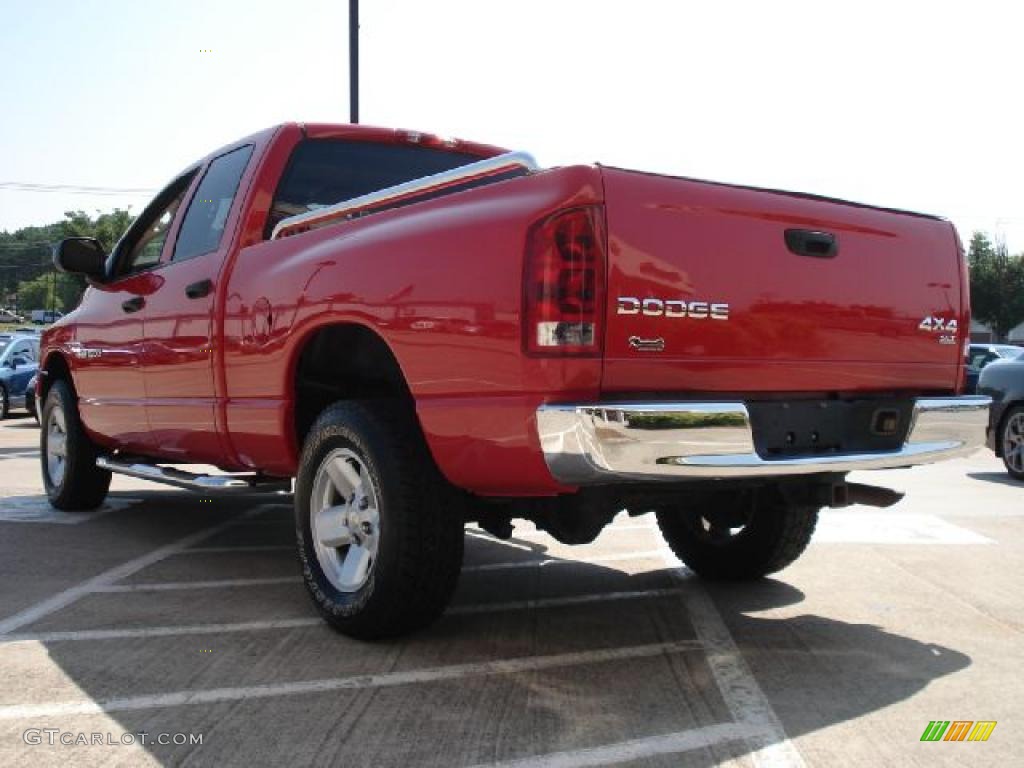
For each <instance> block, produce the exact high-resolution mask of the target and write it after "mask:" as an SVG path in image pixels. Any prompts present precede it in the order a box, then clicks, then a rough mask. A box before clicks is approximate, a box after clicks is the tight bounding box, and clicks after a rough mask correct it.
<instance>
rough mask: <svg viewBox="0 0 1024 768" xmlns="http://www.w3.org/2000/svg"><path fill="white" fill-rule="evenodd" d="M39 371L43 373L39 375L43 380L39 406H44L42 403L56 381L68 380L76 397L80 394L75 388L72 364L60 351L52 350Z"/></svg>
mask: <svg viewBox="0 0 1024 768" xmlns="http://www.w3.org/2000/svg"><path fill="white" fill-rule="evenodd" d="M39 372H40V373H41V374H42V375H41V376H40V377H39V378H40V379H41V380H42V384H41V385H40V386H41V389H40V392H39V398H38V405H39V407H42V404H43V403H45V402H46V395H47V393H48V392H49V391H50V387H52V386H53V383H54V382H55V381H66V382H67V383H68V386H70V387H71V391H72V392H73V393H74V394H75V396H76V397H77V396H78V390H76V389H75V380H74V377H73V376H72V375H71V366H70V365H69V364H68V360H67V358H66V357H64V355H63V354H61V353H60V352H57V351H54V352H50V354H48V355H47V356H46V360H44V361H43V364H42V365H41V366H40V367H39Z"/></svg>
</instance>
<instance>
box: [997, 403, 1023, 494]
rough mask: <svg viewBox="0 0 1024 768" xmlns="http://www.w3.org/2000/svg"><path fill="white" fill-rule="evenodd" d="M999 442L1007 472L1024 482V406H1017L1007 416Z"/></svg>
mask: <svg viewBox="0 0 1024 768" xmlns="http://www.w3.org/2000/svg"><path fill="white" fill-rule="evenodd" d="M999 440H1000V444H1001V445H1000V447H1001V448H1002V453H1003V465H1004V466H1005V467H1006V471H1007V472H1009V473H1010V477H1012V478H1013V479H1014V480H1024V405H1015V406H1013V408H1011V409H1010V411H1009V413H1007V414H1006V418H1005V419H1003V429H1002V432H1001V433H1000V435H999Z"/></svg>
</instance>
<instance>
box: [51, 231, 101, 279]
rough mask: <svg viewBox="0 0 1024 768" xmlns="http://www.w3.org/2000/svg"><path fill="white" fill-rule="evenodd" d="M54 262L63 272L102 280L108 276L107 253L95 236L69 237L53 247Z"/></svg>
mask: <svg viewBox="0 0 1024 768" xmlns="http://www.w3.org/2000/svg"><path fill="white" fill-rule="evenodd" d="M53 264H54V266H55V267H57V269H59V270H60V271H61V272H70V273H71V274H77V275H85V276H86V277H88V278H91V279H93V280H102V279H103V278H104V277H105V276H106V269H107V254H106V253H104V252H103V246H102V245H100V241H99V240H97V239H96V238H95V237H68V238H65V239H64V240H61V241H60V242H59V243H57V246H56V247H55V248H54V249H53Z"/></svg>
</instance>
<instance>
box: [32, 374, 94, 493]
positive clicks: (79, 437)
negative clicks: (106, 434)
mask: <svg viewBox="0 0 1024 768" xmlns="http://www.w3.org/2000/svg"><path fill="white" fill-rule="evenodd" d="M40 425H41V426H42V429H41V430H40V434H39V456H40V460H41V462H42V472H43V486H44V487H45V488H46V495H47V497H48V498H49V499H50V504H52V505H53V506H54V507H56V508H57V509H63V510H66V511H71V510H87V509H95V508H96V507H98V506H99V505H100V504H102V503H103V500H104V499H105V498H106V497H107V490H108V489H109V488H110V473H109V472H107V471H106V470H103V469H100V468H99V467H97V466H96V457H97V456H98V455H99V450H98V448H97V447H96V444H95V443H93V442H92V440H90V439H89V436H88V435H87V434H86V433H85V428H84V427H83V426H82V420H81V419H80V418H79V416H78V403H77V401H76V399H75V395H74V393H73V392H72V390H71V387H70V386H68V384H67V382H65V381H59V380H58V381H56V382H54V384H53V386H52V387H50V391H49V393H48V394H47V396H46V404H45V405H44V406H43V413H42V417H41V418H40Z"/></svg>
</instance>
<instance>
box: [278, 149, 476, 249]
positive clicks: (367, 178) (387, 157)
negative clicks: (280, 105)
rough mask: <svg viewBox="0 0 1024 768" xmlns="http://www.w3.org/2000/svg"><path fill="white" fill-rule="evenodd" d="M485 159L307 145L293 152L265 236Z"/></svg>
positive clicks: (444, 153) (417, 151) (430, 152)
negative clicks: (291, 221) (312, 214)
mask: <svg viewBox="0 0 1024 768" xmlns="http://www.w3.org/2000/svg"><path fill="white" fill-rule="evenodd" d="M481 159H483V158H482V157H480V155H475V154H470V153H468V152H455V151H448V150H443V149H436V148H434V147H425V146H419V145H416V144H385V143H375V142H368V141H352V140H347V139H306V140H304V141H302V142H300V143H299V145H298V146H297V147H296V148H295V150H294V151H293V152H292V156H291V159H290V160H289V162H288V166H287V167H286V168H285V171H284V173H283V174H282V176H281V181H280V183H279V184H278V186H277V191H276V193H275V194H274V202H273V204H272V205H271V209H270V215H269V216H268V217H267V225H266V228H265V230H264V233H263V237H264V239H268V238H269V237H270V234H271V232H273V230H274V227H275V226H277V224H278V223H279V222H280V221H281V220H283V219H286V218H288V217H289V216H296V215H298V214H301V213H308V212H309V211H315V210H317V209H319V208H326V207H327V206H331V205H336V204H337V203H341V202H344V201H346V200H351V199H353V198H356V197H360V196H362V195H367V194H370V193H371V192H376V191H378V190H381V189H386V188H387V187H392V186H394V185H396V184H402V183H404V182H406V181H412V180H413V179H419V178H422V177H424V176H430V175H432V174H435V173H441V172H442V171H449V170H451V169H453V168H459V167H461V166H463V165H469V164H470V163H475V162H477V161H479V160H481Z"/></svg>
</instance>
